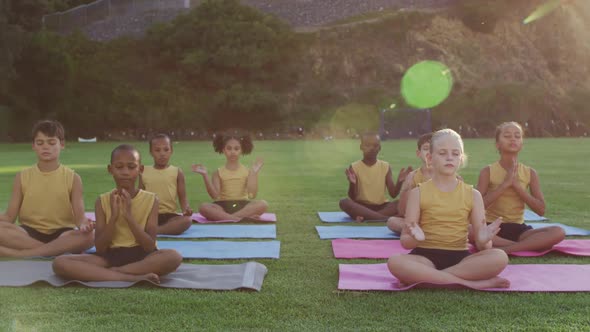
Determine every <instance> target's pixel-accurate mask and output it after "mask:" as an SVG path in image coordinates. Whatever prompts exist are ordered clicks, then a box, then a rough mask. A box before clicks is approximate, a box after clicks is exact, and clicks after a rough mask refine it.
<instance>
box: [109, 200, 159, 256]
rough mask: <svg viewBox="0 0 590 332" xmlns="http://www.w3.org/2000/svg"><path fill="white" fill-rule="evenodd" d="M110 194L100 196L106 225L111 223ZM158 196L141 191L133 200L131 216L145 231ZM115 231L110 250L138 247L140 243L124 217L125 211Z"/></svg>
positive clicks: (120, 214) (118, 220) (121, 213)
mask: <svg viewBox="0 0 590 332" xmlns="http://www.w3.org/2000/svg"><path fill="white" fill-rule="evenodd" d="M110 195H111V193H110V192H107V193H104V194H102V195H100V205H101V206H102V210H103V211H104V214H105V220H106V223H107V224H108V223H109V220H110V218H111V200H110ZM155 199H156V194H154V193H151V192H147V191H145V190H140V191H139V192H138V193H137V195H135V197H134V198H133V199H132V200H131V214H132V215H133V217H134V218H135V221H136V222H137V223H138V224H139V226H141V227H142V228H143V229H145V226H146V224H147V221H148V217H149V216H150V213H151V212H152V207H153V206H154V201H155ZM115 222H116V223H117V224H116V225H115V231H114V232H113V238H112V240H111V245H110V246H109V248H128V247H135V246H138V245H139V243H138V242H137V240H136V239H135V236H133V233H132V232H131V229H130V228H129V225H127V220H126V219H125V217H124V215H123V210H121V211H120V212H119V218H118V219H117V220H116V221H115Z"/></svg>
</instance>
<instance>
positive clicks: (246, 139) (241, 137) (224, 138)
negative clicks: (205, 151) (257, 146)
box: [213, 130, 254, 154]
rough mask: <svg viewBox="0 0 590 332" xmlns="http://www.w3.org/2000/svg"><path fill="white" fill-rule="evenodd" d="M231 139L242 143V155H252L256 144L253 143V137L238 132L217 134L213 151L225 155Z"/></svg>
mask: <svg viewBox="0 0 590 332" xmlns="http://www.w3.org/2000/svg"><path fill="white" fill-rule="evenodd" d="M231 139H235V140H236V141H238V142H240V147H241V148H242V154H250V152H252V150H253V149H254V144H253V143H252V137H250V135H249V134H247V133H243V132H239V131H237V130H231V131H229V130H228V131H225V132H221V133H216V134H215V135H214V137H213V149H214V150H215V152H217V153H219V154H221V153H223V149H224V148H225V145H226V144H227V142H228V141H229V140H231Z"/></svg>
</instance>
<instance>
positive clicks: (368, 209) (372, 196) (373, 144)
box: [340, 133, 412, 222]
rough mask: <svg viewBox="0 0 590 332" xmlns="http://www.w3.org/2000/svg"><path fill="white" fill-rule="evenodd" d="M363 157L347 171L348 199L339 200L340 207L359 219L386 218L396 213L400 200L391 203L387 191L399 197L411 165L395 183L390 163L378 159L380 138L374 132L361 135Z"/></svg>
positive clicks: (400, 174)
mask: <svg viewBox="0 0 590 332" xmlns="http://www.w3.org/2000/svg"><path fill="white" fill-rule="evenodd" d="M360 148H361V151H362V152H363V159H362V160H359V161H356V162H354V163H352V164H351V165H350V167H348V168H347V169H346V170H345V174H346V178H347V179H348V183H349V185H348V198H344V199H342V200H340V209H341V210H342V211H344V212H346V213H347V214H348V215H349V216H350V217H351V218H353V219H355V220H356V221H357V222H362V221H365V220H370V221H385V220H387V218H388V217H391V216H394V215H396V214H397V201H394V202H388V201H387V199H386V198H385V190H387V192H388V193H389V195H390V196H391V198H395V197H397V195H398V194H399V191H400V188H401V186H402V183H403V181H404V179H405V178H406V175H407V174H408V173H409V172H411V171H412V168H411V167H408V168H407V169H405V168H402V169H401V170H400V172H399V174H398V177H397V182H396V183H395V184H394V183H393V177H392V173H391V167H390V166H389V163H387V162H385V161H383V160H379V159H377V156H378V154H379V151H381V138H380V137H379V135H377V134H375V133H365V134H363V135H362V136H361V146H360Z"/></svg>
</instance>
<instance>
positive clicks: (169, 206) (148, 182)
mask: <svg viewBox="0 0 590 332" xmlns="http://www.w3.org/2000/svg"><path fill="white" fill-rule="evenodd" d="M141 181H142V182H143V185H144V186H145V190H146V191H149V192H153V193H155V194H156V195H157V196H158V199H159V201H160V205H159V206H158V213H176V211H177V209H178V205H177V203H176V202H177V198H178V191H177V187H176V184H177V183H178V182H177V181H178V167H176V166H168V167H166V168H165V169H156V168H154V167H153V166H145V167H144V169H143V173H142V174H141Z"/></svg>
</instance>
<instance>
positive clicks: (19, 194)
mask: <svg viewBox="0 0 590 332" xmlns="http://www.w3.org/2000/svg"><path fill="white" fill-rule="evenodd" d="M64 147H65V135H64V129H63V127H62V125H61V124H60V123H59V122H57V121H51V120H45V121H39V122H38V123H37V124H36V125H35V126H34V127H33V151H35V153H36V154H37V164H36V165H34V166H33V167H30V168H27V169H24V170H23V171H21V172H20V173H18V174H17V175H16V176H15V178H14V185H13V187H12V195H11V198H10V203H9V204H8V209H7V211H6V213H5V214H3V215H0V256H5V257H6V256H8V257H32V256H56V255H60V254H63V253H66V252H74V253H77V252H81V251H84V250H86V249H88V248H90V247H92V244H93V233H92V230H93V224H92V223H90V221H89V220H88V219H86V217H85V216H84V200H83V198H82V180H81V179H80V176H79V175H78V174H76V173H75V172H74V171H73V170H71V169H70V168H68V167H65V166H63V165H61V164H60V162H59V155H60V153H61V150H63V149H64ZM17 218H18V221H19V223H20V226H17V225H15V224H14V223H15V221H16V219H17Z"/></svg>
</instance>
